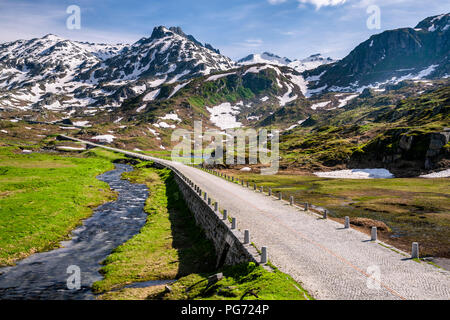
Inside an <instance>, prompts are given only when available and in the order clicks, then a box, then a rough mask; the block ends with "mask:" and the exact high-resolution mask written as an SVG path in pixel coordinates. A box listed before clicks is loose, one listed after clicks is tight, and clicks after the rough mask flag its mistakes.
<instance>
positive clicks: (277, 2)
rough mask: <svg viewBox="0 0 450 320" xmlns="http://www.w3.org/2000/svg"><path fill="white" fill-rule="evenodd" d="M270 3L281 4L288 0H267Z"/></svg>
mask: <svg viewBox="0 0 450 320" xmlns="http://www.w3.org/2000/svg"><path fill="white" fill-rule="evenodd" d="M267 2H269V3H270V4H280V3H284V2H286V0H267Z"/></svg>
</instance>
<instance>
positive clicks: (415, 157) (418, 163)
mask: <svg viewBox="0 0 450 320" xmlns="http://www.w3.org/2000/svg"><path fill="white" fill-rule="evenodd" d="M449 140H450V128H446V129H444V130H443V131H442V132H421V131H419V130H408V129H407V128H401V129H392V130H388V131H386V132H385V133H384V134H383V135H381V136H379V137H377V138H375V139H374V140H372V141H371V142H369V143H368V144H367V145H366V146H364V147H363V148H362V149H361V150H357V151H355V152H354V153H353V155H352V157H351V160H350V165H351V166H355V165H356V166H358V167H359V166H361V165H363V164H365V165H376V166H379V167H385V168H388V169H390V170H391V172H393V173H396V175H400V176H417V175H419V174H421V173H423V172H425V171H429V170H434V169H438V168H441V167H443V166H445V163H448V161H449V160H450V154H449V149H448V147H446V146H447V145H448V143H449Z"/></svg>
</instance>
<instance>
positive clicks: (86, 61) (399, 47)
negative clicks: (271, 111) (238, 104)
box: [0, 14, 450, 116]
mask: <svg viewBox="0 0 450 320" xmlns="http://www.w3.org/2000/svg"><path fill="white" fill-rule="evenodd" d="M449 19H450V14H443V15H439V16H435V17H430V18H427V19H425V20H423V21H422V22H420V23H419V24H418V25H417V26H416V27H415V28H402V29H396V30H390V31H385V32H383V33H381V34H378V35H374V36H372V37H370V39H368V40H367V41H365V42H363V43H361V44H360V45H358V46H357V47H356V48H355V49H354V50H353V51H352V52H350V54H349V55H348V56H346V57H345V58H343V59H342V60H339V61H334V60H333V59H331V58H328V57H323V56H322V55H320V54H315V55H312V56H310V57H308V58H306V59H302V60H290V59H288V58H282V57H279V56H277V55H275V54H272V53H268V52H265V53H262V54H251V55H249V56H247V57H245V58H243V59H240V60H239V61H237V62H234V61H232V60H231V59H230V58H228V57H226V56H224V55H222V54H221V53H220V51H219V50H217V49H215V48H213V47H212V46H211V45H210V44H202V43H201V42H199V41H197V40H196V39H195V38H194V37H193V36H192V35H186V34H185V33H184V32H183V31H182V30H181V29H180V28H178V27H172V28H166V27H163V26H160V27H156V28H155V29H154V30H153V33H152V35H151V36H150V37H149V38H142V39H140V40H139V41H137V42H136V43H134V44H131V45H129V44H118V45H106V44H91V43H83V42H77V41H71V40H66V39H62V38H59V37H57V36H55V35H47V36H45V37H43V38H38V39H31V40H18V41H14V42H8V43H4V44H1V45H0V108H2V109H4V110H14V109H16V110H51V111H61V112H64V113H65V114H66V116H71V115H73V114H75V113H77V114H85V115H93V114H96V113H98V112H102V111H104V112H111V111H112V110H115V109H117V108H120V107H121V106H123V105H124V103H125V102H127V101H135V99H138V100H139V101H143V102H147V103H148V104H152V103H153V102H152V101H155V100H158V99H171V98H173V97H174V96H175V95H176V94H177V92H178V91H179V90H181V89H183V88H184V87H185V86H186V88H184V89H186V90H187V89H188V88H189V86H187V85H188V82H189V81H192V80H193V79H203V81H206V82H207V83H206V84H205V85H201V86H200V87H198V88H197V90H206V91H205V92H198V91H196V92H195V95H196V96H203V97H207V96H209V95H210V92H209V91H208V90H210V88H209V87H210V85H208V83H211V80H208V79H209V78H208V77H207V76H209V75H214V74H218V76H217V79H216V80H213V82H215V81H218V80H219V79H221V78H222V80H221V81H225V79H228V80H229V81H230V83H228V81H226V82H227V83H226V84H224V85H226V86H225V87H219V88H215V89H214V90H218V91H217V92H216V93H215V94H217V96H218V97H222V98H221V99H216V100H213V101H210V102H211V103H212V104H214V103H215V104H217V105H218V104H220V103H224V102H226V101H229V99H230V96H227V95H226V94H225V92H228V91H230V90H234V89H236V88H238V87H239V85H238V84H237V83H235V82H233V81H237V78H238V79H239V81H242V83H243V84H245V85H244V87H243V89H246V90H247V89H249V90H253V89H255V88H258V90H257V91H256V92H253V91H252V92H253V94H254V95H255V94H256V95H255V98H254V99H255V100H253V101H252V103H253V105H254V106H259V105H261V106H264V105H266V104H267V101H269V102H270V103H271V104H272V105H275V106H276V107H283V106H285V105H286V104H295V103H296V101H300V100H302V99H305V98H306V99H309V98H311V97H317V96H318V95H320V94H325V93H327V92H347V93H348V94H351V93H357V94H359V93H361V92H362V91H363V90H364V89H365V88H379V87H380V86H382V85H386V84H389V83H398V82H400V81H402V80H406V79H437V78H447V77H449V74H450V63H449V52H450V44H449V41H450V40H449V39H450V37H449V32H450V27H449V26H450V22H449ZM252 66H254V67H252ZM248 67H251V68H250V69H249V68H248ZM227 73H228V74H230V75H233V74H234V76H231V77H227ZM252 73H255V74H257V75H259V78H258V79H254V80H253V81H256V82H255V83H250V82H249V81H247V80H246V79H247V78H248V77H249V76H248V75H249V74H252ZM236 77H237V78H236ZM213 79H214V77H213ZM233 79H234V80H233ZM264 82H265V83H266V84H267V85H264V84H263V83H264ZM268 84H270V85H268ZM208 86H209V87H208ZM263 87H264V88H266V89H264V90H259V88H263ZM233 88H234V89H233ZM274 88H276V89H274ZM158 90H159V91H158ZM236 90H237V89H236ZM157 91H158V94H155V92H157ZM152 92H153V96H154V99H151V100H149V98H147V99H144V97H148V95H149V94H150V93H152ZM164 92H166V94H163V93H164ZM241 93H242V92H241ZM192 94H194V91H192ZM244 96H245V95H244ZM164 97H165V98H164ZM266 97H267V99H265V98H266ZM299 99H300V100H299ZM328 107H329V108H331V107H333V104H330V105H328ZM314 108H315V109H318V108H319V107H317V106H315V107H314ZM315 109H314V110H315ZM325 109H326V108H325Z"/></svg>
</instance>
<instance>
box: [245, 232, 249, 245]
mask: <svg viewBox="0 0 450 320" xmlns="http://www.w3.org/2000/svg"><path fill="white" fill-rule="evenodd" d="M249 243H250V231H248V230H244V244H249Z"/></svg>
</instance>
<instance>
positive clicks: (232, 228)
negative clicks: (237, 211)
mask: <svg viewBox="0 0 450 320" xmlns="http://www.w3.org/2000/svg"><path fill="white" fill-rule="evenodd" d="M234 229H236V218H231V230H234Z"/></svg>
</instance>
